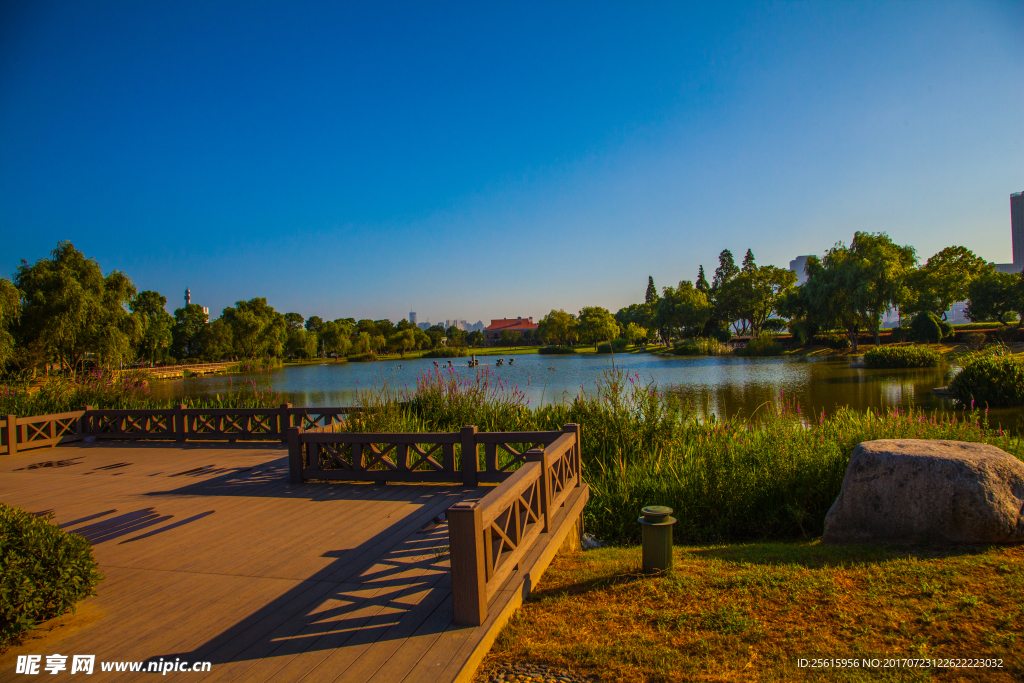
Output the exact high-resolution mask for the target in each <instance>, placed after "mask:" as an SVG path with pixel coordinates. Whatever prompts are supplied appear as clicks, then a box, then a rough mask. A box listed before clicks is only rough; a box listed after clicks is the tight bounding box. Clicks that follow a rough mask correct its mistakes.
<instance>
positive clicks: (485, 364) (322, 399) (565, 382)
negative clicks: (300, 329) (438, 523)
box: [152, 354, 1024, 427]
mask: <svg viewBox="0 0 1024 683" xmlns="http://www.w3.org/2000/svg"><path fill="white" fill-rule="evenodd" d="M480 360H481V367H480V368H479V371H480V372H489V373H492V374H493V376H494V377H495V378H496V379H500V380H501V381H503V382H506V383H510V382H511V383H514V384H516V385H518V387H519V388H520V389H522V390H523V391H524V392H525V394H526V396H527V398H528V399H529V401H530V402H531V404H532V405H536V404H538V403H551V402H559V401H564V400H571V399H572V397H574V396H576V395H577V394H579V393H580V391H587V392H593V391H594V390H595V388H596V383H597V381H598V379H599V378H600V376H601V373H602V372H603V371H605V370H607V369H610V368H611V367H612V363H613V362H614V364H615V367H616V368H618V369H621V370H623V371H625V372H628V373H630V374H631V375H633V376H634V377H635V378H637V379H639V380H640V381H644V382H646V381H653V382H656V383H657V384H658V386H659V387H660V388H662V389H669V388H671V390H673V391H676V392H678V393H679V394H680V395H681V396H682V397H683V398H684V399H686V400H688V401H690V402H691V403H692V404H693V405H694V406H697V407H699V409H700V410H701V412H705V413H707V412H710V413H714V414H716V415H743V416H749V415H751V414H753V413H754V411H755V410H757V409H758V407H759V406H762V405H764V404H765V403H766V402H769V401H772V400H775V399H777V398H778V397H779V396H780V394H781V395H782V396H783V397H784V398H787V399H795V400H796V401H797V403H798V404H799V405H800V406H801V408H802V410H803V412H805V413H809V412H813V413H815V414H817V413H820V412H822V411H824V412H825V413H826V414H831V413H833V412H835V411H836V410H838V409H839V408H841V407H844V406H849V407H851V408H856V409H865V408H874V409H876V410H878V409H886V408H897V407H898V408H903V409H905V408H910V407H918V408H923V409H926V410H942V411H951V410H953V405H952V402H951V401H949V400H948V399H943V398H939V397H937V396H934V395H933V394H932V393H931V390H932V388H934V387H938V386H943V385H945V384H947V382H948V375H949V369H948V368H947V367H940V368H924V369H914V370H867V369H857V368H851V367H850V365H849V361H831V360H816V359H791V358H734V357H699V358H692V357H691V358H671V357H669V358H665V357H660V356H652V355H649V354H630V355H620V356H616V357H615V358H614V359H612V358H611V357H610V356H539V355H527V356H516V357H515V362H514V364H513V365H511V366H510V365H508V364H507V361H506V364H505V365H502V366H496V365H495V364H494V357H481V359H480ZM465 363H466V361H465V359H455V360H453V365H454V369H453V370H444V372H452V371H454V372H458V373H461V374H463V375H467V374H468V376H470V377H472V376H473V375H475V374H476V372H477V371H478V370H472V369H468V368H466V367H465ZM438 365H439V366H441V365H442V364H441V362H440V361H438ZM435 371H437V370H435V366H434V361H432V360H428V359H419V360H407V361H388V362H382V363H325V364H321V365H302V366H289V367H284V368H280V369H278V370H276V371H273V372H271V373H269V374H267V375H263V376H257V375H236V376H234V377H230V378H229V377H205V378H192V379H184V380H165V381H162V382H154V383H153V385H152V393H153V395H154V396H156V397H159V398H181V397H184V396H213V395H215V394H220V395H224V394H225V393H228V392H229V391H231V390H232V389H233V388H235V387H237V386H238V384H239V383H240V382H241V381H244V380H245V379H251V378H254V377H256V378H258V379H257V381H258V382H261V383H262V384H264V385H267V386H269V387H272V388H273V389H274V390H276V391H279V392H281V393H282V394H283V395H284V397H285V400H288V401H290V402H291V403H293V404H295V405H307V406H323V405H351V404H352V403H354V402H355V401H356V396H357V392H358V391H359V390H360V389H366V388H369V387H372V386H375V385H376V386H381V385H382V384H383V383H387V384H388V385H389V386H390V387H394V388H398V389H399V390H409V391H411V390H414V389H415V387H416V380H417V378H419V377H420V376H422V374H423V373H425V372H435ZM1022 414H1024V413H1022V411H1021V410H1020V409H1010V410H1003V411H998V412H997V411H993V412H992V413H991V416H992V417H993V419H995V420H998V421H999V422H1000V423H1001V424H1003V425H1004V426H1005V427H1010V426H1015V425H1016V424H1017V422H1018V421H1020V419H1021V416H1022Z"/></svg>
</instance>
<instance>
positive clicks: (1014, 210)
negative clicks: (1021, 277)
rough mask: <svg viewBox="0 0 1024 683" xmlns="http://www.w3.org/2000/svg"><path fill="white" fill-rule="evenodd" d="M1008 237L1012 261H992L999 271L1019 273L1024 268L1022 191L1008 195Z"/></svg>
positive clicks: (1023, 203) (1023, 204)
mask: <svg viewBox="0 0 1024 683" xmlns="http://www.w3.org/2000/svg"><path fill="white" fill-rule="evenodd" d="M1010 239H1011V241H1012V242H1011V244H1012V248H1013V263H993V264H992V265H994V266H995V267H996V270H997V271H999V272H1000V273H1013V274H1016V273H1019V272H1020V271H1021V270H1022V269H1024V192H1014V193H1013V194H1011V195H1010Z"/></svg>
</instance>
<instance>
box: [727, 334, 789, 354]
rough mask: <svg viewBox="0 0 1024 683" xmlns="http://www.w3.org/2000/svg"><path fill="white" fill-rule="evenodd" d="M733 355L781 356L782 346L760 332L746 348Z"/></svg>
mask: <svg viewBox="0 0 1024 683" xmlns="http://www.w3.org/2000/svg"><path fill="white" fill-rule="evenodd" d="M734 353H735V354H736V355H737V356H781V355H782V344H780V343H779V342H778V341H776V340H775V337H774V336H773V335H771V334H768V333H766V332H762V333H761V334H759V335H758V336H757V338H756V339H751V340H750V343H749V344H747V345H746V347H744V348H742V349H736V351H735V352H734Z"/></svg>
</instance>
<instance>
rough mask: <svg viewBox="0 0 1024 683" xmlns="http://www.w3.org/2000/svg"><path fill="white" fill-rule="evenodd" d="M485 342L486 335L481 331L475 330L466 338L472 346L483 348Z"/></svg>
mask: <svg viewBox="0 0 1024 683" xmlns="http://www.w3.org/2000/svg"><path fill="white" fill-rule="evenodd" d="M485 341H486V340H485V338H484V333H483V332H481V331H480V330H473V331H472V332H470V333H469V335H468V336H467V337H466V342H467V343H468V344H469V345H470V346H483V345H484V342H485Z"/></svg>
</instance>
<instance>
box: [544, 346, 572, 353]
mask: <svg viewBox="0 0 1024 683" xmlns="http://www.w3.org/2000/svg"><path fill="white" fill-rule="evenodd" d="M537 353H545V354H568V353H576V349H574V348H572V347H571V346H542V347H540V348H539V349H537Z"/></svg>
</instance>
